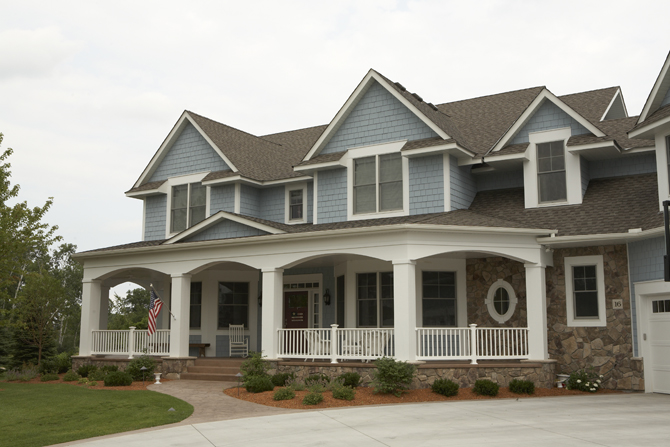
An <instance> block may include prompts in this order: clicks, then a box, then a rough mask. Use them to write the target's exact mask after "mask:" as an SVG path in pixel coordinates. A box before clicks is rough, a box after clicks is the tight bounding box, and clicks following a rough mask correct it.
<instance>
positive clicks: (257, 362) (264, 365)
mask: <svg viewBox="0 0 670 447" xmlns="http://www.w3.org/2000/svg"><path fill="white" fill-rule="evenodd" d="M268 369H270V365H269V364H268V362H266V361H265V360H263V353H262V352H254V351H252V352H250V353H249V357H247V359H246V360H245V361H244V362H242V366H240V371H242V382H244V384H245V385H246V384H247V380H250V379H251V378H253V377H268V372H267V371H268Z"/></svg>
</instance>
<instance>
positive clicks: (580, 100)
mask: <svg viewBox="0 0 670 447" xmlns="http://www.w3.org/2000/svg"><path fill="white" fill-rule="evenodd" d="M618 91H619V87H608V88H603V89H599V90H591V91H588V92H581V93H573V94H570V95H563V96H559V97H558V98H559V99H560V100H561V101H563V102H564V103H566V104H567V105H569V106H570V107H572V108H573V109H574V110H575V111H576V112H577V113H579V114H580V115H582V116H583V117H584V118H586V119H587V120H589V121H590V122H591V123H592V124H594V125H596V126H598V127H600V120H601V119H602V118H603V115H604V114H605V112H606V111H607V109H608V107H609V105H610V104H611V102H612V100H613V99H614V97H615V96H616V95H617V92H618Z"/></svg>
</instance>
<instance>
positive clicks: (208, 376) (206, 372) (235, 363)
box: [179, 357, 245, 383]
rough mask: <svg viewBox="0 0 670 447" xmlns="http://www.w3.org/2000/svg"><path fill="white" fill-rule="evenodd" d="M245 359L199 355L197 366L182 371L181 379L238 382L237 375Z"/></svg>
mask: <svg viewBox="0 0 670 447" xmlns="http://www.w3.org/2000/svg"><path fill="white" fill-rule="evenodd" d="M244 360H245V359H243V358H239V357H235V358H226V357H211V358H204V357H199V358H198V359H197V360H196V361H195V366H189V367H188V368H187V372H185V373H181V375H180V377H179V378H180V379H181V380H214V381H218V382H236V383H237V380H238V377H237V376H236V375H235V374H237V373H239V372H240V366H241V365H242V362H243V361H244Z"/></svg>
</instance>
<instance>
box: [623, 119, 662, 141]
mask: <svg viewBox="0 0 670 447" xmlns="http://www.w3.org/2000/svg"><path fill="white" fill-rule="evenodd" d="M669 123H670V116H668V117H665V118H663V119H662V120H659V121H655V122H653V123H651V124H647V125H646V126H642V127H640V128H638V129H635V130H632V131H630V132H628V138H654V130H656V129H658V128H659V127H661V126H664V125H666V124H669Z"/></svg>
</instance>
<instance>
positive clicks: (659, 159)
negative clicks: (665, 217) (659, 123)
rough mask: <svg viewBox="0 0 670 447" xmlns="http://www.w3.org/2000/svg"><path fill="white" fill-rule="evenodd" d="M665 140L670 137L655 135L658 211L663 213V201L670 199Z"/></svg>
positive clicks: (669, 174)
mask: <svg viewBox="0 0 670 447" xmlns="http://www.w3.org/2000/svg"><path fill="white" fill-rule="evenodd" d="M667 138H670V135H666V134H664V133H659V134H656V135H655V142H656V151H655V152H656V178H657V183H658V209H659V211H663V201H664V200H669V199H670V179H668V177H669V176H670V172H668V169H670V166H669V165H668V162H669V161H670V160H668V150H670V147H668V142H667Z"/></svg>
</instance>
